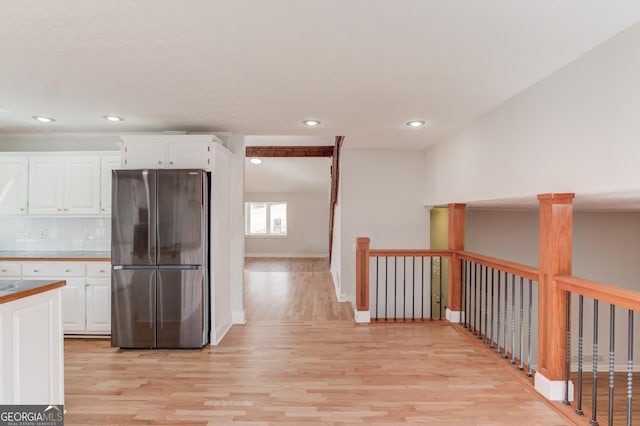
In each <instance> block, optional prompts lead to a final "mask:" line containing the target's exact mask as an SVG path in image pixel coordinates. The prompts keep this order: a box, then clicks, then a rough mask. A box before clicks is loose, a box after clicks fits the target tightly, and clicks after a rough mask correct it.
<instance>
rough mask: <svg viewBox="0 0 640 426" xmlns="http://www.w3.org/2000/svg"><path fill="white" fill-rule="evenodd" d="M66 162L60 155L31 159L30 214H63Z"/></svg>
mask: <svg viewBox="0 0 640 426" xmlns="http://www.w3.org/2000/svg"><path fill="white" fill-rule="evenodd" d="M63 181H64V162H63V160H62V159H61V158H60V157H32V158H31V159H30V160H29V214H63V213H64V211H63Z"/></svg>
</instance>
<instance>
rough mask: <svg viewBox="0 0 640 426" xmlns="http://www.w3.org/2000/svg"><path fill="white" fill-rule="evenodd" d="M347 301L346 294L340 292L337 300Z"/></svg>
mask: <svg viewBox="0 0 640 426" xmlns="http://www.w3.org/2000/svg"><path fill="white" fill-rule="evenodd" d="M348 301H349V296H347V295H346V294H344V293H340V295H339V296H338V302H348Z"/></svg>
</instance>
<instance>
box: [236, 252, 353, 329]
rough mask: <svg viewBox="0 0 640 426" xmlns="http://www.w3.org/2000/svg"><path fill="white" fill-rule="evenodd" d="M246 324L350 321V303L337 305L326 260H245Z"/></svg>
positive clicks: (351, 316) (351, 313)
mask: <svg viewBox="0 0 640 426" xmlns="http://www.w3.org/2000/svg"><path fill="white" fill-rule="evenodd" d="M244 278H245V280H244V281H245V289H244V306H245V310H246V315H247V321H249V322H251V321H273V320H290V321H326V320H343V321H350V320H351V319H352V318H353V311H352V309H351V304H350V303H348V302H343V303H339V302H338V300H337V298H336V292H335V289H334V286H333V279H332V278H331V272H329V262H328V261H327V260H326V259H315V258H314V259H298V258H288V259H267V258H249V259H247V260H246V262H245V271H244Z"/></svg>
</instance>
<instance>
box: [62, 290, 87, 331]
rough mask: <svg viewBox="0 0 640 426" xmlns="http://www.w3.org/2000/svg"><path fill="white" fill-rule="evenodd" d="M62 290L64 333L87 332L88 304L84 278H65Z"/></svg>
mask: <svg viewBox="0 0 640 426" xmlns="http://www.w3.org/2000/svg"><path fill="white" fill-rule="evenodd" d="M65 280H66V281H67V285H66V286H64V287H63V288H62V319H63V326H62V328H63V329H64V332H65V333H67V332H78V331H84V330H85V328H86V327H85V318H86V303H85V293H86V291H85V283H84V278H65Z"/></svg>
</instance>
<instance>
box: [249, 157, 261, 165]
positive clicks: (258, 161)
mask: <svg viewBox="0 0 640 426" xmlns="http://www.w3.org/2000/svg"><path fill="white" fill-rule="evenodd" d="M249 161H250V162H251V164H262V160H261V159H259V158H252V159H251V160H249Z"/></svg>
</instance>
